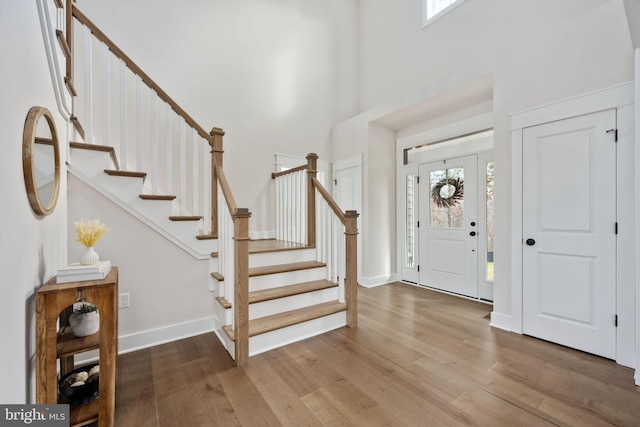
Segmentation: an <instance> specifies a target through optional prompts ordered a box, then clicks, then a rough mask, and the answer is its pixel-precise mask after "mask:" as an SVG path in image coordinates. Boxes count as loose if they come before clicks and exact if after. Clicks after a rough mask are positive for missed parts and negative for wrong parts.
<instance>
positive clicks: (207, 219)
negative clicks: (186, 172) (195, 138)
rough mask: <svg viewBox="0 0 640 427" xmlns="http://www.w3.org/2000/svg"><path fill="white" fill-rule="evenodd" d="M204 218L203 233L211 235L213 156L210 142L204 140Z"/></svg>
mask: <svg viewBox="0 0 640 427" xmlns="http://www.w3.org/2000/svg"><path fill="white" fill-rule="evenodd" d="M201 143H202V152H203V155H202V162H203V163H202V170H203V173H202V176H203V182H202V184H203V185H202V207H203V209H202V211H203V212H202V216H203V218H204V221H203V222H202V231H203V233H204V234H211V231H212V230H213V224H211V179H210V177H211V174H212V173H213V172H212V170H211V156H210V155H208V154H209V151H210V150H209V148H210V146H209V142H208V141H207V140H206V139H202V142H201Z"/></svg>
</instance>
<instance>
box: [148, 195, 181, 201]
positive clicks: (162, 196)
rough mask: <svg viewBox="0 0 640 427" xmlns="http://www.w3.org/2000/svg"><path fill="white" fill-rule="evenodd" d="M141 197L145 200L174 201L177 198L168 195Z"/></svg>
mask: <svg viewBox="0 0 640 427" xmlns="http://www.w3.org/2000/svg"><path fill="white" fill-rule="evenodd" d="M139 197H140V198H141V199H143V200H173V199H175V198H176V196H170V195H166V194H140V196H139Z"/></svg>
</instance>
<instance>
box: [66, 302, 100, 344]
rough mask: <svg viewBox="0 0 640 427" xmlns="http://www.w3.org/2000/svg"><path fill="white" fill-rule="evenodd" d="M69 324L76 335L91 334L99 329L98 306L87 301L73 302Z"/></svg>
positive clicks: (84, 335)
mask: <svg viewBox="0 0 640 427" xmlns="http://www.w3.org/2000/svg"><path fill="white" fill-rule="evenodd" d="M69 324H70V325H71V330H72V331H73V334H74V335H75V336H77V337H86V336H89V335H93V334H95V333H96V332H98V329H100V313H99V312H98V307H96V306H95V305H93V304H89V303H88V302H81V303H79V304H75V305H74V307H73V313H71V315H70V316H69Z"/></svg>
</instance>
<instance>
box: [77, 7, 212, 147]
mask: <svg viewBox="0 0 640 427" xmlns="http://www.w3.org/2000/svg"><path fill="white" fill-rule="evenodd" d="M72 9H73V16H74V17H75V18H76V19H77V20H78V22H80V23H81V24H83V25H86V26H87V28H89V30H91V33H92V34H93V35H94V36H95V37H96V38H97V39H98V40H100V41H101V42H102V43H104V44H105V45H107V47H108V48H109V50H110V51H111V52H113V54H114V55H115V56H117V57H118V58H120V59H121V60H122V61H124V63H125V64H126V65H127V67H128V68H129V69H130V70H131V71H133V73H135V74H136V75H138V76H140V78H141V79H142V81H143V82H144V83H145V84H146V85H147V86H148V87H149V88H151V89H152V90H154V91H155V92H156V93H157V94H158V96H159V97H160V99H162V100H163V101H164V102H166V103H167V104H169V105H170V106H171V108H172V109H173V111H175V112H176V113H177V114H178V115H180V116H182V118H184V120H185V122H187V124H188V125H189V126H191V127H192V128H194V129H195V130H196V131H197V132H198V134H199V135H200V136H201V137H202V138H204V139H206V140H207V141H212V137H211V135H209V133H207V131H205V130H204V129H203V128H202V126H200V125H199V124H198V123H196V121H195V120H194V119H193V118H192V117H191V116H190V115H189V114H187V112H186V111H184V110H183V109H182V107H180V106H179V105H178V103H177V102H175V101H174V100H173V99H172V98H171V97H170V96H169V95H168V94H167V93H166V92H165V91H164V90H162V88H161V87H160V86H158V84H157V83H156V82H154V81H153V79H152V78H151V77H149V75H148V74H147V73H145V72H144V71H142V68H140V67H138V65H137V64H136V63H135V62H133V60H132V59H131V58H129V56H127V55H126V54H125V53H124V52H123V51H122V49H120V48H119V47H118V46H117V45H116V44H115V43H114V42H113V41H112V40H111V39H110V38H109V37H107V35H106V34H105V33H103V32H102V30H100V28H98V27H97V26H96V24H94V23H93V22H91V20H90V19H89V18H87V16H86V15H85V14H84V13H82V12H81V11H80V9H78V7H77V6H75V5H73V7H72Z"/></svg>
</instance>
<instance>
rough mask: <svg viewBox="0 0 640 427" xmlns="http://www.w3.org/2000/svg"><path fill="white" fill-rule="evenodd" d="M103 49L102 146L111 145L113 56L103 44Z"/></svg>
mask: <svg viewBox="0 0 640 427" xmlns="http://www.w3.org/2000/svg"><path fill="white" fill-rule="evenodd" d="M100 45H101V48H102V144H103V145H113V144H112V143H111V138H110V132H111V68H110V67H109V59H110V57H111V54H110V52H109V48H108V47H107V45H106V44H104V43H101V44H100Z"/></svg>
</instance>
